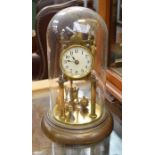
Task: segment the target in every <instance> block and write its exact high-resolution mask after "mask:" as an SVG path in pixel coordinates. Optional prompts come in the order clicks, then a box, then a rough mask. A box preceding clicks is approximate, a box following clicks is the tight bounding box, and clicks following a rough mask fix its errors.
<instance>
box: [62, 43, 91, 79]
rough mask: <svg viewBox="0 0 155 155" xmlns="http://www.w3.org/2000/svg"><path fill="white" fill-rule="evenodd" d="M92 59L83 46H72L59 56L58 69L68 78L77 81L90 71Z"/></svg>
mask: <svg viewBox="0 0 155 155" xmlns="http://www.w3.org/2000/svg"><path fill="white" fill-rule="evenodd" d="M92 65H93V57H92V55H91V53H90V52H89V50H88V49H87V48H85V47H83V46H79V45H74V46H71V47H69V48H67V49H66V50H65V51H64V52H63V53H62V55H61V58H60V67H61V69H62V72H63V73H64V74H65V75H67V76H68V77H71V78H74V79H78V78H82V77H85V76H86V75H88V74H89V73H90V71H91V69H92Z"/></svg>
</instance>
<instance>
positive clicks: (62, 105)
mask: <svg viewBox="0 0 155 155" xmlns="http://www.w3.org/2000/svg"><path fill="white" fill-rule="evenodd" d="M58 83H59V94H60V96H59V105H58V106H59V109H60V117H61V119H65V103H64V78H63V77H62V76H60V77H59V80H58Z"/></svg>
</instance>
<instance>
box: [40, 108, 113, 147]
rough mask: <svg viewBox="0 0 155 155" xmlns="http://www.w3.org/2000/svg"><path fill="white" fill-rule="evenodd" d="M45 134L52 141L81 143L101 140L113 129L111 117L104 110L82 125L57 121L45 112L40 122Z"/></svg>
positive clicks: (72, 143) (69, 143) (67, 143)
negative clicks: (96, 118)
mask: <svg viewBox="0 0 155 155" xmlns="http://www.w3.org/2000/svg"><path fill="white" fill-rule="evenodd" d="M41 127H42V130H43V132H44V133H45V135H46V136H47V137H48V138H50V139H51V140H52V141H54V142H56V143H60V144H66V145H83V144H91V143H95V142H98V141H101V140H103V139H105V138H106V137H108V136H109V135H110V133H111V131H112V129H113V119H112V116H111V114H110V113H109V112H108V111H106V112H105V114H104V115H103V116H101V117H100V119H99V120H97V121H96V122H92V123H91V124H88V125H87V124H86V125H82V126H78V125H77V126H76V125H67V124H63V123H60V122H59V123H58V124H57V121H55V120H54V119H51V117H50V115H49V113H47V114H46V115H45V116H44V117H43V119H42V122H41Z"/></svg>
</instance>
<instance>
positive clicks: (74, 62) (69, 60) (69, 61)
mask: <svg viewBox="0 0 155 155" xmlns="http://www.w3.org/2000/svg"><path fill="white" fill-rule="evenodd" d="M67 61H68V62H74V63H75V61H71V60H67Z"/></svg>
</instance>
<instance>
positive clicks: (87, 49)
mask: <svg viewBox="0 0 155 155" xmlns="http://www.w3.org/2000/svg"><path fill="white" fill-rule="evenodd" d="M76 47H81V48H84V49H85V50H86V51H87V52H88V53H89V54H90V56H91V57H92V64H91V68H90V71H88V72H87V73H86V74H84V75H83V76H80V75H78V76H77V77H75V76H71V75H68V74H67V72H66V71H65V70H64V68H63V67H62V56H63V55H64V54H65V52H67V51H68V50H69V49H71V48H76ZM59 64H60V68H61V71H62V72H63V73H64V74H65V76H67V77H69V78H70V79H73V80H78V79H82V78H84V77H87V75H88V74H90V72H91V70H92V69H93V65H94V57H93V54H92V53H91V51H90V49H89V48H87V47H85V46H82V45H77V44H74V45H71V46H69V47H67V48H66V49H64V50H63V51H62V52H61V54H60V59H59Z"/></svg>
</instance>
